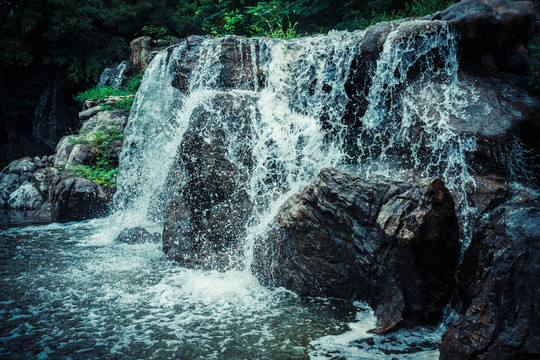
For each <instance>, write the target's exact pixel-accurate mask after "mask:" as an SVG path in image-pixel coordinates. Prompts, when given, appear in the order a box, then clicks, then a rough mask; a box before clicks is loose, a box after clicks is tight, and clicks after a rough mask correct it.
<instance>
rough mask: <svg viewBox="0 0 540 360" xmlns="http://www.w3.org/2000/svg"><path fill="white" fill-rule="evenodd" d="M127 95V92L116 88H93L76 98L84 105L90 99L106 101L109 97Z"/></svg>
mask: <svg viewBox="0 0 540 360" xmlns="http://www.w3.org/2000/svg"><path fill="white" fill-rule="evenodd" d="M122 95H126V91H124V90H119V89H115V88H110V87H103V88H98V87H96V88H92V89H89V90H86V91H82V92H80V93H78V94H77V96H75V100H77V101H78V102H80V103H84V102H85V101H86V100H90V99H106V98H108V97H109V96H122Z"/></svg>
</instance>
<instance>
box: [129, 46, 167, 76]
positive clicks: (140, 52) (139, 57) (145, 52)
mask: <svg viewBox="0 0 540 360" xmlns="http://www.w3.org/2000/svg"><path fill="white" fill-rule="evenodd" d="M167 45H168V42H167V43H163V44H156V43H155V42H154V41H152V38H151V37H150V36H141V37H138V38H136V39H134V40H132V41H131V43H130V44H129V46H130V47H131V55H130V56H129V72H130V74H132V75H136V74H142V73H144V71H145V70H146V67H147V66H148V64H150V61H151V60H152V58H153V53H154V52H155V51H158V50H163V49H165V47H166V46H167Z"/></svg>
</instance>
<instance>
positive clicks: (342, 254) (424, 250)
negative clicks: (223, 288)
mask: <svg viewBox="0 0 540 360" xmlns="http://www.w3.org/2000/svg"><path fill="white" fill-rule="evenodd" d="M458 237H459V228H458V223H457V217H456V214H455V211H454V201H453V200H452V197H451V196H450V194H449V192H448V190H447V189H446V188H445V187H444V184H443V183H442V181H440V180H438V179H435V180H431V181H420V180H417V181H415V182H414V183H407V182H398V181H368V180H363V179H361V178H358V177H355V176H352V175H349V174H346V173H344V172H341V171H338V170H333V169H325V170H322V171H321V173H320V174H319V176H318V177H317V179H316V180H315V181H314V182H313V183H312V184H311V185H309V186H308V187H307V188H305V189H304V190H302V191H300V192H299V193H297V194H295V195H294V196H293V197H291V198H290V199H289V200H288V201H287V202H286V203H285V204H284V205H283V206H282V208H281V210H280V212H279V215H278V218H277V219H276V221H275V226H274V227H273V228H272V229H271V230H270V232H269V234H268V239H265V240H262V241H260V242H259V243H258V244H257V245H256V249H255V259H254V266H253V270H254V273H255V274H257V276H258V277H259V278H260V280H261V282H262V283H264V284H267V285H273V286H283V287H285V288H287V289H290V290H292V291H295V292H296V293H298V294H299V295H305V296H325V297H338V298H346V299H356V300H364V301H368V303H369V304H370V305H371V306H372V307H373V308H374V309H375V315H376V316H377V320H378V321H377V325H378V329H376V330H375V331H376V332H378V333H383V332H386V331H390V330H393V329H395V328H396V327H398V326H404V325H406V326H409V325H416V324H434V323H436V322H437V321H438V320H440V318H441V316H442V310H443V308H444V307H445V306H446V303H447V301H448V299H449V298H450V295H451V294H452V291H453V289H454V278H455V272H456V270H457V266H458V260H459V254H460V244H459V240H458Z"/></svg>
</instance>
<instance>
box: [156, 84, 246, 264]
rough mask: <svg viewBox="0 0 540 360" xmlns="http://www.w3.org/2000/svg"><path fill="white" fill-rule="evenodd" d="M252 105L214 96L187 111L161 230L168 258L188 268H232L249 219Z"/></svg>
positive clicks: (241, 98) (235, 98)
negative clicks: (188, 118)
mask: <svg viewBox="0 0 540 360" xmlns="http://www.w3.org/2000/svg"><path fill="white" fill-rule="evenodd" d="M254 101H255V98H253V97H251V96H236V95H231V94H219V95H216V96H215V97H213V98H210V99H208V100H207V101H205V102H204V103H202V104H200V105H199V106H198V107H197V108H195V109H194V110H193V113H192V116H191V119H190V123H189V127H188V129H187V130H186V132H185V134H184V137H183V140H182V142H181V144H180V147H179V150H178V160H177V164H178V166H177V167H176V168H175V171H173V172H172V173H171V176H170V177H171V179H170V182H171V183H170V185H169V186H168V188H169V189H171V191H174V195H173V197H172V199H171V201H170V203H169V206H168V208H167V211H166V220H165V225H164V230H163V249H164V251H165V253H166V254H167V257H168V258H170V259H173V260H176V261H179V262H181V263H182V264H183V265H185V266H189V267H203V268H218V269H225V268H228V267H230V266H232V261H233V260H234V256H235V252H236V250H237V249H236V247H237V245H238V243H239V242H240V241H241V239H243V238H244V236H245V224H246V221H247V219H248V217H249V215H250V214H251V203H250V199H249V196H248V194H247V192H246V187H247V180H248V178H249V173H250V169H251V166H252V164H251V149H250V148H249V144H250V137H251V132H250V124H251V121H252V117H253V116H255V114H254V112H253V111H252V110H250V109H251V108H254V107H250V104H253V102H254ZM218 110H219V111H218ZM230 134H234V135H233V136H232V137H231V136H230Z"/></svg>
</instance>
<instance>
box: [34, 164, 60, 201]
mask: <svg viewBox="0 0 540 360" xmlns="http://www.w3.org/2000/svg"><path fill="white" fill-rule="evenodd" d="M58 174H59V171H58V169H56V168H53V167H46V168H43V169H39V170H38V171H36V172H35V173H34V174H32V180H33V182H34V184H35V185H36V187H37V188H38V189H39V191H41V192H42V193H43V194H48V193H49V185H50V183H51V182H52V181H53V180H54V178H55V177H56V176H57V175H58ZM46 197H47V198H48V195H46Z"/></svg>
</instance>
